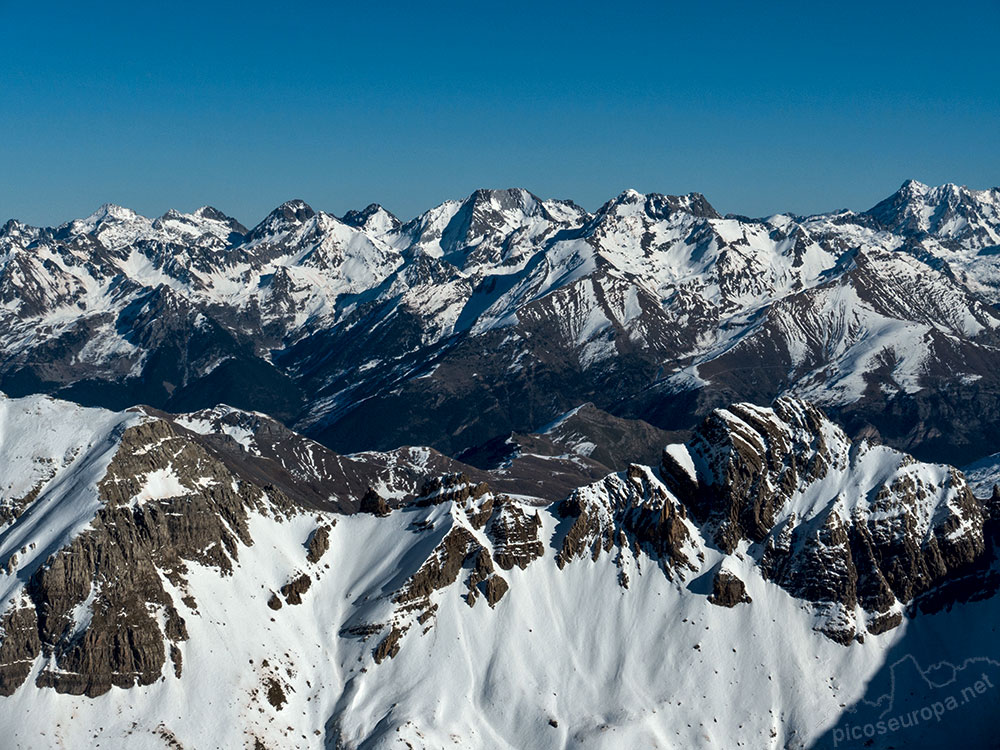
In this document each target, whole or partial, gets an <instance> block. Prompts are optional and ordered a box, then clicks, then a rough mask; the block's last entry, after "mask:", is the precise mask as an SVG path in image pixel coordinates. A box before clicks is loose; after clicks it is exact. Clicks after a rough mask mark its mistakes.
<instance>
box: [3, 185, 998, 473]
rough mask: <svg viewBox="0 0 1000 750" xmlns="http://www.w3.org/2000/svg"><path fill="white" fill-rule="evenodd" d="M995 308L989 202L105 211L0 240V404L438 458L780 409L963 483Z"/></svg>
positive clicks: (643, 200) (960, 194) (992, 385)
mask: <svg viewBox="0 0 1000 750" xmlns="http://www.w3.org/2000/svg"><path fill="white" fill-rule="evenodd" d="M998 302H1000V190H998V189H993V190H984V191H975V190H969V189H967V188H963V187H957V186H955V185H943V186H941V187H936V188H930V187H927V186H925V185H921V184H920V183H917V182H913V181H909V182H907V183H905V184H904V185H903V186H902V187H901V188H900V189H899V191H897V192H896V193H895V194H894V195H892V196H890V197H889V198H887V199H886V200H885V201H883V202H881V203H879V204H878V205H877V206H875V207H874V208H872V209H870V210H869V211H865V212H863V213H854V212H850V211H841V212H836V213H831V214H823V215H818V216H810V217H799V216H792V215H787V214H781V215H776V216H772V217H769V218H766V219H748V218H745V217H739V216H727V217H722V216H720V215H719V214H718V213H717V212H716V211H715V210H714V209H713V208H712V206H711V205H710V204H709V203H708V201H707V200H706V199H705V198H704V197H702V196H701V195H698V194H691V195H687V196H679V197H678V196H663V195H655V194H651V195H641V194H639V193H636V192H635V191H626V192H624V193H622V194H621V195H619V196H618V197H616V198H614V199H613V200H611V201H609V202H608V203H606V204H605V205H604V206H602V207H601V208H600V209H599V210H598V211H597V212H596V213H594V214H590V213H588V212H587V211H585V210H583V209H582V208H580V207H579V206H577V205H575V204H573V203H572V202H569V201H546V200H541V199H539V198H537V197H535V196H534V195H532V194H531V193H529V192H527V191H525V190H504V191H491V190H480V191H477V192H475V193H473V194H472V195H471V196H469V197H468V198H466V199H465V200H463V201H449V202H447V203H444V204H442V205H440V206H437V207H435V208H433V209H431V210H429V211H427V212H426V213H424V214H421V215H420V216H418V217H417V218H415V219H413V220H411V221H408V222H406V223H401V222H400V221H399V220H398V219H396V218H395V217H394V216H392V215H391V214H389V213H388V212H387V211H385V210H384V209H382V208H380V207H379V206H375V205H373V206H369V207H368V208H366V209H365V210H364V211H352V212H349V213H348V214H347V215H345V216H344V217H342V218H337V217H335V216H332V215H330V214H326V213H322V212H319V213H317V212H315V211H314V210H313V209H312V208H311V207H309V206H308V205H306V204H305V203H303V202H302V201H290V202H288V203H286V204H284V205H282V206H280V207H279V208H277V209H275V210H274V211H273V212H271V213H270V214H269V215H268V216H267V217H266V218H265V219H264V220H263V221H262V222H261V223H260V224H258V225H257V226H256V227H254V228H253V229H250V230H247V229H246V228H245V227H243V226H242V225H240V224H239V222H237V221H235V220H234V219H231V218H228V217H226V216H224V215H223V214H222V213H220V212H219V211H217V210H215V209H212V208H207V207H206V208H202V209H199V210H198V211H196V212H194V213H193V214H181V213H178V212H176V211H169V212H167V213H166V214H164V215H163V216H161V217H160V218H158V219H147V218H145V217H142V216H139V215H137V214H135V213H134V212H132V211H129V210H128V209H125V208H121V207H118V206H111V205H107V206H103V207H102V208H101V209H99V210H98V211H97V212H95V213H94V214H92V215H91V216H89V217H87V218H85V219H81V220H75V221H71V222H68V223H66V224H63V225H62V226H59V227H55V228H46V229H41V228H35V227H28V226H25V225H23V224H20V223H18V222H17V221H13V220H12V221H9V222H7V224H6V225H4V227H3V228H2V230H0V332H2V336H0V347H2V348H0V357H2V359H0V389H2V390H4V391H5V392H7V393H8V394H11V395H18V396H19V395H27V394H30V393H48V394H52V395H57V396H59V397H61V398H67V399H70V400H74V401H77V402H79V403H81V404H85V405H99V406H104V407H107V408H112V409H121V408H125V407H128V406H131V405H132V404H136V403H144V404H148V405H150V406H154V407H157V408H164V409H168V410H173V411H191V410H197V409H202V408H208V407H211V406H215V405H216V404H218V403H227V404H230V405H233V406H236V407H240V408H246V409H252V410H256V411H263V412H265V413H268V414H270V415H272V416H274V417H276V418H278V419H280V420H281V421H283V422H284V423H285V424H286V425H288V426H289V427H292V428H294V429H296V430H298V431H300V432H303V433H304V434H306V435H309V436H310V437H313V438H315V439H317V440H318V441H319V442H321V443H323V444H325V445H327V446H329V447H331V448H334V449H336V450H339V451H358V450H371V449H383V450H385V449H392V448H395V447H398V446H399V445H403V444H411V445H430V446H433V447H435V448H437V449H438V450H441V451H443V452H445V453H447V454H453V455H454V454H457V453H458V452H460V451H462V450H469V449H476V448H478V447H480V446H482V445H483V444H484V443H486V442H488V441H490V440H493V439H495V438H497V437H498V436H506V435H507V434H509V433H510V432H522V433H524V432H531V431H533V430H536V429H537V428H538V427H540V426H541V425H544V424H545V423H547V422H549V421H551V420H552V419H554V418H556V417H557V416H558V415H560V414H562V413H564V412H566V411H567V410H569V409H571V408H574V407H575V406H577V405H579V404H580V403H583V402H592V403H593V404H595V405H596V406H597V407H598V408H600V409H602V410H605V411H608V412H610V413H612V414H615V415H618V416H621V417H631V418H639V419H643V420H645V421H647V422H649V423H651V424H653V425H655V426H656V427H659V428H662V429H670V430H678V429H690V428H692V427H693V426H694V425H695V424H697V423H698V421H699V420H700V419H701V418H702V417H703V416H704V415H705V414H707V413H708V412H709V411H710V410H711V409H712V408H714V407H716V406H722V405H725V404H728V403H730V402H733V401H738V400H748V401H753V402H756V403H762V404H766V403H769V402H770V401H771V400H772V399H773V398H775V397H777V396H779V395H783V394H789V395H796V396H800V397H805V398H808V399H810V400H812V401H814V402H815V403H817V404H819V405H821V406H823V407H824V408H825V409H826V410H828V411H829V412H830V413H831V414H832V415H834V416H835V417H836V418H837V419H839V420H840V421H841V422H842V423H843V424H844V425H845V426H846V427H847V429H848V431H849V433H850V434H852V435H854V436H868V437H875V438H878V439H880V440H882V441H884V442H886V443H888V444H890V445H894V446H896V447H899V448H902V449H905V450H908V451H912V452H913V453H914V454H915V455H917V456H918V457H920V458H924V459H931V460H947V461H951V462H956V463H960V464H964V463H968V462H970V461H972V460H975V459H978V458H981V457H982V456H984V455H986V454H987V453H992V452H994V451H995V450H996V448H997V447H998V446H1000V410H998V393H1000V382H998V380H997V378H998V373H1000V359H998V343H1000V338H998V333H997V331H998V321H1000V312H998V311H997V307H996V304H997V303H998ZM402 414H406V419H400V418H399V416H400V415H402Z"/></svg>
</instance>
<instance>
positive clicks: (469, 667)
mask: <svg viewBox="0 0 1000 750" xmlns="http://www.w3.org/2000/svg"><path fill="white" fill-rule="evenodd" d="M573 416H574V415H567V418H566V419H567V420H569V419H572V418H573ZM0 419H2V425H3V430H2V435H3V440H2V441H0V461H2V464H3V466H4V467H5V479H4V487H3V494H2V498H0V512H2V514H3V516H2V518H3V522H2V525H0V695H3V696H5V697H2V698H0V705H3V707H4V711H3V712H2V713H0V727H2V731H3V736H4V737H5V738H6V740H5V742H6V744H5V746H7V747H11V748H38V747H83V746H87V747H91V746H92V747H96V746H97V745H98V744H100V745H101V746H102V747H116V748H159V747H175V748H176V747H183V748H207V747H224V748H240V747H247V748H286V747H296V748H299V747H301V748H307V747H314V748H334V747H336V748H362V747H363V748H396V747H399V748H402V747H419V748H445V747H455V746H461V747H490V748H493V747H497V748H500V747H502V748H511V747H514V748H524V747H532V748H548V747H552V748H562V747H568V746H572V747H702V746H715V745H721V746H726V747H736V746H745V747H773V748H784V747H862V746H863V745H862V744H861V743H857V742H855V743H853V744H852V743H851V742H844V737H843V736H841V735H843V733H844V732H845V731H849V730H850V727H851V726H866V725H867V723H869V722H870V723H871V724H872V726H873V727H876V726H877V722H878V721H880V720H883V718H884V717H885V716H892V717H895V716H897V715H902V714H905V713H906V712H907V711H909V710H910V708H909V707H910V706H911V704H912V702H913V700H915V699H914V698H913V696H914V695H917V696H918V697H919V699H920V700H922V699H923V697H922V696H924V695H925V694H927V693H928V691H930V693H929V694H932V695H936V693H935V691H938V692H940V691H941V690H942V689H944V688H947V689H948V691H949V692H953V693H955V694H957V695H961V690H962V689H964V688H966V687H968V685H975V684H977V683H980V682H982V680H987V681H989V682H990V684H991V685H993V684H997V685H1000V661H997V660H993V659H992V658H991V657H992V655H993V650H994V643H995V629H996V624H995V623H996V614H997V602H998V601H1000V600H998V599H997V598H996V597H994V596H993V595H994V593H995V591H996V588H997V584H998V577H997V575H996V573H995V572H994V565H995V541H996V534H997V532H996V528H997V527H996V519H997V518H998V513H1000V506H998V505H997V502H998V500H997V499H996V498H986V499H977V498H976V497H975V496H974V495H973V494H972V493H971V492H970V491H969V488H968V485H967V484H966V481H965V479H964V477H963V476H962V475H961V473H959V472H958V471H956V470H954V469H952V468H950V467H947V466H943V465H935V464H926V463H921V462H919V461H916V460H914V459H913V458H911V457H910V456H907V455H906V454H903V453H900V452H897V451H895V450H893V449H891V448H888V447H884V446H876V445H871V444H869V443H867V442H861V443H852V442H851V440H850V439H849V438H848V437H847V435H846V434H845V433H844V432H843V430H841V429H840V428H838V427H837V426H835V425H834V424H833V423H832V422H830V421H829V420H828V419H827V418H826V417H825V416H824V415H823V414H822V413H821V412H820V411H818V410H817V409H816V408H815V407H812V406H810V405H809V404H807V403H805V402H803V401H799V400H796V399H791V398H783V399H780V400H778V401H777V402H776V403H775V404H774V406H773V407H771V408H764V407H758V406H753V405H750V404H736V405H733V406H731V407H730V408H728V409H719V410H716V411H714V412H712V413H711V414H710V416H709V417H708V418H707V419H706V420H705V421H704V422H703V423H702V424H701V425H700V426H699V427H698V428H697V429H696V430H695V431H694V433H693V434H692V436H691V437H690V439H689V440H688V441H687V442H685V443H673V444H670V445H668V446H667V447H666V448H665V449H664V450H663V452H662V454H661V458H660V461H659V462H658V464H657V465H654V466H647V465H640V464H631V465H629V466H628V467H627V468H625V469H624V470H623V471H620V472H616V473H611V474H608V475H606V476H604V477H602V478H600V479H597V480H595V481H591V482H588V483H585V484H583V485H581V486H580V487H578V488H577V489H575V490H572V491H570V492H568V493H567V495H566V496H565V497H564V498H563V499H562V500H560V501H555V502H550V501H546V500H543V499H539V498H537V497H536V498H532V497H530V496H528V495H519V496H512V495H510V494H508V493H505V492H501V491H498V490H497V489H496V487H495V486H493V484H491V482H492V481H493V480H494V478H500V479H502V478H503V476H504V475H503V473H500V474H499V475H497V476H496V477H495V476H494V475H490V474H488V473H487V474H483V475H481V476H479V477H476V478H473V477H471V476H469V475H468V474H464V473H454V472H452V473H445V474H441V473H440V472H441V470H442V466H441V465H440V464H439V463H435V460H434V459H433V457H432V455H431V453H430V452H429V451H427V452H423V453H417V452H414V451H412V450H411V451H408V452H400V453H398V454H397V455H396V456H394V457H393V458H392V459H387V458H385V457H383V458H382V461H381V464H379V462H378V460H376V459H375V458H373V457H372V456H368V457H365V456H352V457H340V456H336V455H335V454H332V453H330V452H329V451H328V450H327V449H325V448H323V447H322V446H320V445H318V444H316V443H314V442H312V441H309V440H307V439H304V438H300V437H298V436H295V435H294V434H290V433H287V431H286V430H285V428H283V427H282V426H280V425H279V424H277V423H276V422H274V421H273V420H271V419H269V418H267V417H264V416H263V415H259V414H253V413H248V412H242V411H239V410H236V409H232V408H229V407H226V408H218V409H213V410H210V411H206V412H199V413H193V414H182V415H170V414H165V413H162V412H157V411H156V410H151V409H148V408H147V409H133V410H129V411H124V412H110V411H106V410H103V409H94V408H83V407H78V406H74V405H72V404H68V403H66V402H60V401H55V400H52V399H50V398H48V397H40V396H33V397H26V398H21V399H9V398H4V399H2V400H0ZM563 421H564V422H565V420H563ZM558 427H559V426H558V425H557V426H556V427H555V428H554V429H558ZM579 428H580V427H579V424H578V425H577V428H574V430H567V431H566V432H564V434H569V433H572V434H578V429H579ZM441 460H443V459H441ZM359 467H360V468H359ZM364 470H368V471H369V472H370V473H369V474H368V475H366V476H365V477H364V478H363V479H361V480H359V479H358V471H364ZM359 481H360V483H361V484H362V485H363V484H367V485H368V486H369V487H374V486H375V485H379V486H380V487H381V489H380V490H377V491H376V490H374V489H370V490H368V491H366V493H365V495H364V496H363V497H362V498H361V499H360V501H359V505H355V504H353V503H354V495H356V493H354V494H352V491H351V489H350V487H351V486H356V485H358V483H359ZM359 507H360V512H357V513H352V512H351V511H353V510H357V509H358V508H359ZM959 633H960V634H961V635H960V637H959V636H958V634H959ZM931 660H933V661H931ZM943 663H947V664H948V665H949V666H950V667H951V668H952V673H951V679H950V680H949V681H943V680H942V679H940V669H941V665H942V664H943ZM932 664H934V665H937V667H936V668H937V669H938V672H937V673H935V674H937V675H938V677H937V678H936V680H937V681H936V682H933V683H929V684H930V685H931V687H926V686H925V687H924V688H923V692H921V691H920V690H921V681H920V676H921V675H923V674H924V672H923V671H921V670H929V669H930V667H931V665H932ZM914 665H915V666H914ZM906 670H909V671H906ZM914 670H916V672H915V673H914ZM926 673H927V674H930V672H929V671H927V672H926ZM904 676H905V679H906V680H907V681H906V682H905V686H906V688H907V690H908V693H907V694H906V695H904V690H903V689H902V688H901V687H900V686H901V685H903V684H904V682H903V680H904ZM967 683H968V685H967ZM949 686H950V687H949ZM970 689H972V688H970ZM883 692H884V694H883ZM973 695H976V693H973ZM939 697H940V698H941V700H942V701H943V700H944V696H943V695H941V696H939ZM995 700H996V696H993V697H992V698H990V697H989V696H984V697H983V698H982V701H981V703H982V706H984V707H985V706H992V705H993V703H991V702H990V701H994V702H995ZM942 705H943V704H942ZM916 707H917V709H919V708H921V707H922V706H920V705H919V704H918V705H917V706H916ZM973 708H974V706H970V707H968V708H966V709H955V710H956V711H957V713H955V714H954V716H955V717H961V721H960V722H959V725H958V727H957V729H956V728H955V727H954V726H949V727H947V728H946V727H945V725H944V724H942V723H931V722H927V723H925V725H924V726H922V727H920V728H919V730H918V729H914V728H913V727H912V726H910V727H909V728H898V727H897V729H896V730H894V731H892V732H889V731H888V730H885V731H883V732H882V735H881V736H880V743H881V744H878V745H876V746H878V747H889V746H895V747H899V746H918V745H916V744H914V743H918V742H925V741H935V739H934V738H937V739H939V740H940V739H943V738H944V737H947V739H948V740H949V741H954V740H955V737H960V738H964V739H965V740H966V741H967V742H968V743H969V744H970V746H980V743H982V742H983V741H985V740H986V738H989V737H992V736H993V731H994V729H993V727H992V721H991V719H990V717H991V716H992V713H991V711H989V710H988V708H984V709H983V710H981V711H979V712H976V711H974V710H972V709H973ZM942 710H943V709H942ZM956 720H957V719H956ZM845 728H846V729H845ZM838 731H839V732H841V735H838V734H837V732H838ZM873 731H876V730H875V729H873ZM847 736H848V737H849V735H847ZM838 738H839V739H838ZM869 746H871V745H869Z"/></svg>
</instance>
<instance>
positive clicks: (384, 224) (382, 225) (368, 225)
mask: <svg viewBox="0 0 1000 750" xmlns="http://www.w3.org/2000/svg"><path fill="white" fill-rule="evenodd" d="M341 221H343V222H344V223H345V224H347V225H348V226H352V227H355V228H356V229H361V230H363V231H365V232H370V233H371V234H372V235H373V236H376V237H383V236H385V235H387V234H389V233H390V232H392V231H395V230H396V229H399V227H400V224H401V222H400V221H399V219H397V218H396V217H395V216H394V215H393V214H392V213H391V212H389V211H387V210H386V209H384V208H383V207H382V206H380V205H379V204H378V203H372V204H369V205H368V206H367V207H366V208H364V209H362V210H361V211H354V210H352V211H348V212H347V213H346V214H344V215H343V217H341Z"/></svg>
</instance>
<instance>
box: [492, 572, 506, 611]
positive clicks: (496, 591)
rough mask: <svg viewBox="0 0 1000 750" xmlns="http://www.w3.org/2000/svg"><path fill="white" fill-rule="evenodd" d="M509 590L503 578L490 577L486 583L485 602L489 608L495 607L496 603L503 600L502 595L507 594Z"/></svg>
mask: <svg viewBox="0 0 1000 750" xmlns="http://www.w3.org/2000/svg"><path fill="white" fill-rule="evenodd" d="M509 588H510V586H509V585H508V583H507V581H505V580H504V579H503V578H501V577H500V576H491V577H490V579H489V580H488V581H486V601H487V602H488V603H489V605H490V607H495V606H496V605H497V602H499V601H500V600H501V599H503V595H504V594H506V593H507V590H508V589H509Z"/></svg>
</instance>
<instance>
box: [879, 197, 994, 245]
mask: <svg viewBox="0 0 1000 750" xmlns="http://www.w3.org/2000/svg"><path fill="white" fill-rule="evenodd" d="M865 215H867V216H870V217H872V218H873V219H875V220H876V221H877V222H878V224H879V225H880V226H882V227H884V228H885V229H887V230H888V231H891V232H897V233H901V234H905V235H907V236H911V237H912V236H921V235H930V236H932V237H934V238H936V239H938V240H940V241H942V242H945V243H948V244H949V245H950V246H953V247H954V243H956V242H962V243H964V244H965V245H966V246H967V247H970V248H972V249H974V250H980V249H982V248H984V247H991V246H995V245H998V244H1000V230H998V228H997V224H998V223H1000V192H998V191H996V190H970V189H969V188H967V187H965V186H960V185H955V184H954V183H945V184H944V185H939V186H937V187H929V186H927V185H924V184H923V183H920V182H917V181H915V180H907V181H906V182H905V183H903V185H902V187H901V188H900V189H899V190H898V191H896V192H895V193H894V194H893V195H891V196H889V197H888V198H886V199H885V200H884V201H882V202H880V203H878V204H877V205H876V206H874V207H872V208H871V209H869V210H868V211H866V212H865Z"/></svg>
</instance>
